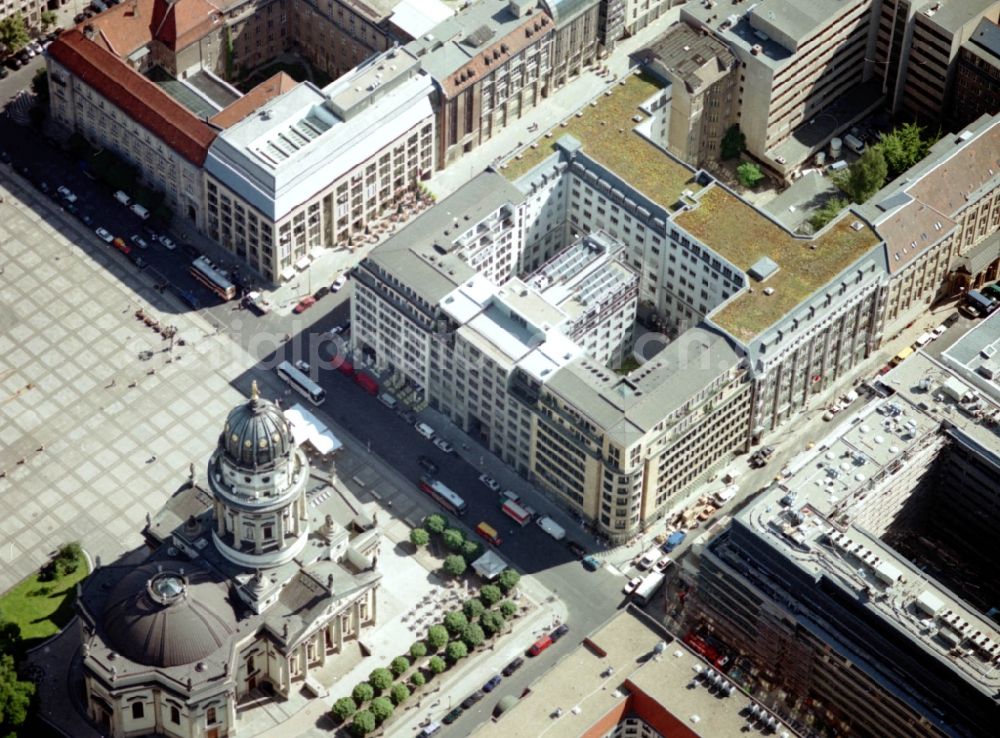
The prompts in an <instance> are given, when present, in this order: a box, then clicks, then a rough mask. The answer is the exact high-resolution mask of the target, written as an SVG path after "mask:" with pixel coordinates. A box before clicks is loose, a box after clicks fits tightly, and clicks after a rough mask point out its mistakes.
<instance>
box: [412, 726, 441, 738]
mask: <svg viewBox="0 0 1000 738" xmlns="http://www.w3.org/2000/svg"><path fill="white" fill-rule="evenodd" d="M440 731H441V723H431V724H430V725H428V726H427V727H426V728H424V729H423V730H421V731H420V733H419V734H418V735H417V738H431V736H432V735H437V734H438V733H439V732H440Z"/></svg>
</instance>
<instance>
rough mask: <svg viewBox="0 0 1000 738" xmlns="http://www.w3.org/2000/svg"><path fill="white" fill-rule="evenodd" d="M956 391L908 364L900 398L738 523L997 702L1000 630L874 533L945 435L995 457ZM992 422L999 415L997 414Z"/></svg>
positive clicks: (919, 363) (892, 382) (922, 366)
mask: <svg viewBox="0 0 1000 738" xmlns="http://www.w3.org/2000/svg"><path fill="white" fill-rule="evenodd" d="M924 380H926V383H927V384H926V386H925V385H924V384H923V383H922V382H923V381H924ZM949 381H952V378H951V375H950V373H949V372H946V371H944V370H943V368H942V367H940V365H937V364H935V363H934V362H933V361H932V360H931V359H929V358H928V357H926V356H925V355H924V354H923V353H918V354H916V355H914V356H912V357H910V358H909V359H907V361H905V362H903V363H902V364H901V365H900V366H899V367H897V368H896V369H894V370H893V371H892V372H890V373H889V374H887V375H885V377H883V378H882V382H883V383H886V384H887V385H888V386H892V387H893V388H895V389H896V390H897V392H896V394H894V395H893V396H892V397H889V398H880V399H877V400H874V401H872V402H869V403H868V404H866V405H865V406H863V407H862V408H861V409H860V410H859V411H858V412H857V413H856V414H855V415H853V416H852V417H849V418H844V419H843V420H842V421H841V422H840V424H839V425H837V426H836V427H835V428H834V430H833V431H832V432H831V433H830V434H829V435H828V436H827V437H826V438H824V439H822V440H821V441H820V442H819V443H818V444H817V445H816V447H815V448H814V449H811V450H809V451H806V452H804V453H802V454H800V455H799V456H798V457H796V458H794V459H793V460H792V461H791V462H789V464H788V465H787V467H786V468H787V473H786V474H785V475H784V477H783V479H782V480H781V481H780V482H778V483H776V484H774V485H772V487H771V488H770V489H768V490H767V491H765V492H764V493H763V494H762V495H761V496H760V497H759V498H758V499H757V500H756V501H755V502H754V503H753V505H751V506H749V507H748V508H747V509H746V510H744V511H743V512H741V513H739V515H738V516H737V517H736V519H735V520H736V522H738V523H739V524H740V525H741V526H745V527H746V528H748V529H750V530H753V531H754V532H755V534H756V535H757V536H759V537H761V538H764V539H766V540H767V541H768V543H769V545H770V546H773V547H775V548H777V549H779V550H781V551H782V552H783V554H784V556H785V557H786V560H787V561H789V562H790V563H791V564H793V565H794V566H797V567H798V568H801V569H803V570H804V571H805V572H807V575H808V576H809V577H811V578H818V577H820V576H823V577H825V578H826V579H827V580H828V581H829V582H831V583H835V584H836V586H838V587H841V588H844V589H847V590H848V591H850V592H853V593H854V594H855V595H856V597H857V601H858V602H859V603H862V605H863V606H864V607H866V608H868V609H870V610H872V611H874V612H876V613H877V614H878V615H879V616H881V617H882V618H884V619H886V620H887V621H890V622H892V623H893V624H894V626H895V627H896V628H897V630H899V631H900V632H902V633H904V634H905V635H906V636H907V637H909V638H910V639H912V640H914V641H916V642H918V643H919V644H920V645H921V647H922V648H923V649H924V650H925V651H927V652H928V653H931V654H933V656H934V657H935V658H936V659H937V660H938V661H939V662H940V663H941V664H942V666H946V667H947V668H950V669H951V670H953V671H954V672H956V673H959V674H961V675H962V676H963V678H965V679H966V680H967V681H968V682H969V683H970V684H973V685H974V686H975V687H976V689H978V690H980V691H982V692H983V693H986V694H990V695H992V694H994V693H996V691H997V688H998V687H1000V675H998V674H997V673H996V669H995V667H994V666H993V665H992V662H993V661H994V659H998V658H1000V633H998V631H997V628H996V624H995V623H992V622H991V621H989V620H988V619H987V618H984V617H982V616H981V615H980V614H978V613H977V612H975V611H973V610H972V609H971V608H969V607H968V606H966V605H965V603H964V602H963V601H961V600H960V599H958V598H956V597H955V596H954V595H953V594H952V593H951V592H950V591H949V590H948V589H946V588H945V587H943V586H941V585H940V584H938V583H937V582H936V580H934V579H933V578H932V577H930V576H929V575H928V574H926V573H925V572H922V571H921V570H920V569H918V568H917V567H916V566H915V565H914V564H912V563H911V562H910V561H909V560H907V559H906V558H904V557H903V556H901V555H899V554H898V553H897V552H896V551H895V550H894V549H893V548H892V547H890V546H889V545H887V544H886V543H885V542H884V541H882V540H881V539H880V538H879V537H878V536H877V535H876V533H875V532H877V531H879V530H882V529H884V528H885V527H886V526H887V525H888V524H889V523H888V520H889V519H891V518H893V517H894V516H893V515H892V514H891V509H897V508H899V507H900V506H902V505H904V504H905V502H906V498H907V497H908V495H906V496H902V497H901V496H900V494H899V492H898V490H897V487H898V485H900V484H903V485H907V484H908V485H911V486H912V485H914V484H916V480H915V479H911V478H910V475H898V476H897V474H896V473H897V472H898V471H899V470H900V468H902V466H906V465H907V464H908V463H920V462H919V459H921V458H922V457H921V456H920V455H921V454H927V453H931V454H933V453H936V451H935V447H936V444H943V443H944V441H945V436H944V435H943V434H946V433H956V432H958V433H962V434H968V433H969V432H970V431H971V432H972V433H973V434H974V435H977V436H979V438H980V439H981V440H980V442H979V445H981V446H982V445H983V441H985V440H986V439H985V438H984V434H986V433H989V434H991V435H992V438H993V441H992V448H993V449H994V452H993V453H994V456H995V448H996V434H995V432H994V431H992V430H990V429H988V428H986V427H984V425H982V424H981V423H979V422H978V421H976V420H974V419H973V418H971V417H969V416H967V415H965V414H963V413H960V412H956V411H955V410H954V407H955V405H956V404H957V403H956V401H954V400H952V399H951V398H950V397H948V396H947V395H946V394H945V393H944V392H942V391H941V387H942V386H943V385H944V384H945V383H946V382H949ZM924 408H926V410H925V409H924ZM993 412H994V413H1000V409H998V408H996V407H995V406H994V407H993ZM943 421H947V422H943ZM986 448H989V446H988V445H987V446H986ZM911 459H913V461H912V462H909V461H908V460H911ZM894 490H897V491H894ZM873 531H874V532H873ZM865 592H868V595H865V594H864V593H865ZM883 595H885V596H883ZM946 627H947V628H956V630H958V631H960V632H961V633H967V635H968V636H969V638H970V641H971V639H972V638H973V635H972V634H973V632H974V633H975V636H974V638H975V639H976V643H975V644H973V645H972V646H971V647H972V651H971V652H970V654H969V655H968V656H967V657H965V658H956V657H955V656H954V651H953V650H952V649H953V646H951V645H948V644H947V643H946V642H945V640H943V639H941V638H938V637H937V636H938V633H939V630H940V629H944V628H946ZM958 638H959V642H961V641H962V640H964V637H963V636H961V635H959V637H958Z"/></svg>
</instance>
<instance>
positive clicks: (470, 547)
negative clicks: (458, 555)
mask: <svg viewBox="0 0 1000 738" xmlns="http://www.w3.org/2000/svg"><path fill="white" fill-rule="evenodd" d="M482 555H483V544H481V543H480V542H479V541H465V543H463V544H462V558H463V559H465V563H467V564H471V563H472V562H473V561H475V560H476V559H478V558H479V557H480V556H482Z"/></svg>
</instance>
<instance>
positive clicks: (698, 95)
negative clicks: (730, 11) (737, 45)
mask: <svg viewBox="0 0 1000 738" xmlns="http://www.w3.org/2000/svg"><path fill="white" fill-rule="evenodd" d="M646 51H647V55H646V63H645V68H646V70H647V71H649V72H651V73H653V74H655V75H657V77H659V78H660V79H662V80H663V82H664V83H665V84H666V85H669V100H667V101H666V102H665V105H663V107H662V109H661V110H660V111H659V112H658V113H657V122H656V124H655V127H656V131H657V136H656V138H657V142H658V143H660V145H662V146H663V147H664V148H666V149H667V150H668V151H670V153H672V154H674V156H676V157H677V158H678V159H680V160H682V161H684V162H687V163H688V164H691V165H692V166H695V167H698V166H700V165H701V164H702V162H705V161H710V160H717V159H718V158H719V153H720V152H719V147H720V143H721V141H722V138H723V137H724V136H725V134H726V131H727V130H729V128H730V127H731V126H733V125H735V124H736V123H737V116H738V112H739V108H738V100H739V66H740V65H739V62H738V61H737V59H736V56H735V55H734V54H733V53H732V52H731V51H730V50H729V49H727V48H726V46H725V44H723V43H722V42H720V41H719V40H718V39H717V38H716V37H715V36H709V35H704V34H701V33H698V32H697V31H696V30H695V29H694V28H692V27H691V26H690V25H688V24H687V23H683V22H682V23H676V24H674V25H673V26H671V28H670V30H668V31H667V32H666V33H665V34H664V35H663V36H661V37H660V38H658V39H657V40H656V41H654V42H653V43H652V44H650V46H649V47H648V49H647V50H646Z"/></svg>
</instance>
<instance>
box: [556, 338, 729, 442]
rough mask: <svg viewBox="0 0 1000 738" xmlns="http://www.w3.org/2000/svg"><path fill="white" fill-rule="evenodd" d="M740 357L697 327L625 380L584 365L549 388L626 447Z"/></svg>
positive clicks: (724, 342)
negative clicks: (569, 401)
mask: <svg viewBox="0 0 1000 738" xmlns="http://www.w3.org/2000/svg"><path fill="white" fill-rule="evenodd" d="M742 357H743V354H742V353H741V352H740V351H739V349H737V348H736V347H735V346H733V345H732V343H730V341H729V340H728V339H727V338H726V337H725V336H723V335H721V334H720V333H718V332H717V331H714V330H712V329H710V328H708V327H704V326H696V327H694V328H691V329H689V330H687V331H685V332H684V333H682V334H681V335H680V336H678V337H677V339H676V340H674V341H673V342H672V343H670V344H669V345H668V346H667V347H666V348H664V349H663V350H662V351H660V352H659V353H658V354H656V356H655V357H654V358H653V359H651V360H649V361H647V362H646V363H645V364H643V365H642V366H641V367H639V368H638V369H636V370H635V371H633V372H632V373H630V374H629V375H628V376H627V377H622V376H621V375H619V374H616V373H615V372H613V371H611V370H610V369H606V368H605V367H602V366H598V365H597V364H595V363H594V362H592V361H589V360H581V361H576V362H574V363H572V364H570V365H569V366H567V367H566V368H565V369H562V370H561V371H559V372H557V373H556V374H555V375H554V376H553V377H552V379H550V380H549V381H548V382H547V383H546V387H547V388H548V389H549V390H551V391H552V392H553V393H555V394H557V395H559V396H561V397H563V398H566V399H572V402H573V405H574V406H575V407H576V408H578V409H579V410H580V412H581V413H583V414H584V415H586V416H587V417H588V418H590V419H591V420H592V421H593V422H594V423H595V424H596V425H597V426H598V427H600V428H601V429H602V430H604V431H605V432H606V433H608V434H610V435H612V436H614V437H615V438H616V439H618V440H619V441H621V442H622V443H623V444H624V445H628V444H629V443H632V442H634V441H635V440H637V439H639V438H640V437H642V436H643V435H645V434H646V433H647V432H649V431H650V430H652V429H653V428H654V427H655V426H657V425H658V424H660V423H661V422H663V420H664V419H665V418H669V417H670V416H671V415H672V414H673V413H675V412H677V411H679V410H681V409H682V408H684V407H685V406H688V405H689V403H691V402H692V398H694V397H696V396H697V395H698V394H699V393H700V392H702V390H704V389H705V388H706V387H709V386H710V385H712V384H714V383H715V382H716V381H717V380H718V378H719V377H720V376H721V375H723V374H725V373H727V372H730V371H732V370H734V369H735V368H736V367H737V366H738V365H739V363H740V361H741V360H742ZM706 399H708V398H706Z"/></svg>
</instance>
